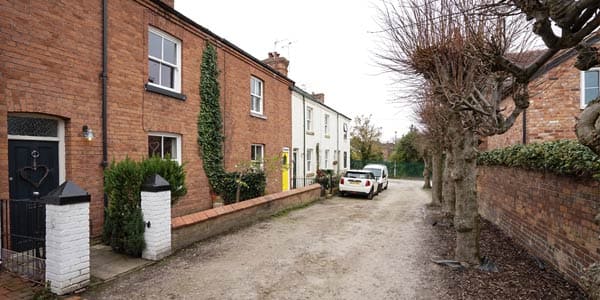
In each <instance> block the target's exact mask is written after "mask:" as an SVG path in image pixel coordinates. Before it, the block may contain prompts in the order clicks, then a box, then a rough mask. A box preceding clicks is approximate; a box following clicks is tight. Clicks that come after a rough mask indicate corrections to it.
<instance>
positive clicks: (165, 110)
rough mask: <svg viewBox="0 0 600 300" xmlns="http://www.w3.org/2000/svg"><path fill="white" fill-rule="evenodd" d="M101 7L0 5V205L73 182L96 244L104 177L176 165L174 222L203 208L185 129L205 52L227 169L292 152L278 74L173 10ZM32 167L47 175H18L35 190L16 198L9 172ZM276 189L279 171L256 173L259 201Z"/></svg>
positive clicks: (158, 4)
mask: <svg viewBox="0 0 600 300" xmlns="http://www.w3.org/2000/svg"><path fill="white" fill-rule="evenodd" d="M105 3H106V4H107V6H106V10H105V11H103V2H102V1H89V0H81V1H60V2H59V1H3V2H2V3H0V178H4V179H3V180H1V181H0V199H14V198H16V197H28V196H30V194H31V192H32V191H34V190H36V191H39V193H40V194H43V193H47V192H48V191H49V190H51V189H53V188H54V187H56V185H58V184H59V183H60V182H63V181H64V180H66V179H68V180H71V181H74V182H76V183H77V184H78V185H80V186H81V187H82V188H84V189H85V190H87V191H88V192H89V193H90V194H91V196H92V197H91V203H90V211H91V213H90V214H91V229H92V235H93V236H97V235H99V234H100V233H101V231H102V223H103V211H104V200H103V193H102V190H103V178H102V172H103V166H106V164H107V163H110V162H111V161H113V160H116V161H118V160H121V159H123V158H125V157H126V156H129V157H131V158H133V159H136V160H139V159H141V158H143V157H147V156H148V155H149V154H157V155H166V154H171V156H172V157H173V159H176V160H177V161H179V162H181V163H185V169H186V173H187V188H188V195H187V196H185V197H184V198H183V199H181V200H180V201H179V202H178V203H177V204H176V206H174V207H173V208H172V211H173V217H176V216H181V215H185V214H189V213H193V212H197V211H200V210H204V209H208V208H211V207H212V200H211V197H210V194H209V185H208V180H207V178H206V176H205V174H204V171H203V168H202V160H201V158H200V156H199V150H198V148H199V147H198V144H197V128H196V118H197V115H198V112H199V109H200V101H201V99H200V96H199V88H198V86H199V82H200V63H201V59H202V51H203V49H204V47H205V43H207V42H211V43H213V44H214V45H216V47H217V50H218V60H219V62H218V63H219V68H220V70H221V73H220V84H221V102H222V109H223V119H224V133H225V143H224V148H225V149H224V150H225V165H226V168H227V169H229V170H232V169H233V166H234V165H235V164H236V163H239V162H241V161H249V160H251V159H260V158H261V157H263V158H264V157H273V156H276V155H280V153H281V151H282V149H284V148H289V147H291V121H290V120H291V104H290V101H291V100H290V99H291V91H290V87H291V86H292V85H293V82H292V81H291V80H290V79H289V78H287V73H286V72H285V69H281V68H279V70H276V69H275V68H272V67H270V66H269V65H267V64H266V63H265V62H262V61H260V60H258V59H257V58H255V57H253V56H251V55H250V54H248V53H246V52H245V51H243V50H241V49H240V48H238V47H237V46H235V45H234V44H232V43H230V42H228V41H226V40H224V39H222V38H220V37H219V36H217V35H216V34H214V33H212V32H211V31H209V30H208V29H206V28H204V27H202V26H200V25H198V24H196V23H195V22H193V21H191V20H190V19H188V18H187V17H185V16H184V15H182V14H181V13H179V12H177V11H175V10H174V9H173V1H172V0H170V1H159V0H110V1H106V2H105ZM103 12H105V16H106V20H105V21H106V27H104V26H103V20H104V18H103V16H104V15H103ZM103 28H104V29H105V30H106V35H104V34H103ZM103 38H106V40H105V41H106V44H104V43H103ZM103 65H104V66H105V68H103ZM103 74H104V75H105V76H103ZM104 80H105V81H104ZM103 82H105V85H103ZM251 100H252V101H251ZM104 101H105V102H104ZM103 104H104V105H105V106H104V107H105V110H104V113H103ZM103 115H104V116H103ZM7 124H8V125H7ZM103 127H105V130H103ZM90 131H91V132H92V133H93V136H94V138H92V139H91V140H88V139H87V138H86V137H90V136H91V135H90ZM34 151H35V152H34ZM35 153H37V154H35ZM34 154H35V155H34ZM36 155H37V157H36V158H33V156H36ZM32 160H33V161H36V163H37V164H44V165H46V166H47V169H48V170H49V172H47V174H46V176H42V175H44V174H41V173H40V174H30V175H27V176H31V177H35V176H37V177H40V178H38V179H41V181H43V184H42V185H41V186H40V187H38V188H37V189H34V188H32V187H30V186H29V187H25V188H22V187H23V186H24V185H27V182H25V181H27V180H25V181H24V179H23V178H18V177H19V172H18V170H19V169H20V168H22V167H23V166H24V165H28V164H31V163H32ZM27 176H26V177H27ZM41 177H44V178H41ZM30 179H32V178H30ZM19 182H20V183H19ZM38 184H39V182H38ZM281 186H282V184H281V173H280V171H271V172H270V173H268V174H267V192H268V193H273V192H277V191H281Z"/></svg>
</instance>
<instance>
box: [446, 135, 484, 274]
mask: <svg viewBox="0 0 600 300" xmlns="http://www.w3.org/2000/svg"><path fill="white" fill-rule="evenodd" d="M476 147H477V139H476V137H475V133H474V132H472V131H469V130H465V131H464V133H463V134H462V135H460V136H457V137H454V138H453V139H452V153H453V158H454V171H453V173H452V175H453V176H452V177H453V180H454V183H455V195H456V211H455V214H454V228H455V230H456V249H455V252H454V256H455V260H457V261H460V262H464V263H467V264H469V265H479V263H480V261H479V212H478V208H477V188H476V184H477V182H476V177H477V164H476V162H477V161H476V158H477V152H476V151H475V149H476Z"/></svg>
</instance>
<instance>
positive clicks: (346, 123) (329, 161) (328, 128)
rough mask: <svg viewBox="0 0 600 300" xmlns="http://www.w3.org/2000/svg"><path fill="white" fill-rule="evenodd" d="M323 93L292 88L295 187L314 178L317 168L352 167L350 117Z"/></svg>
mask: <svg viewBox="0 0 600 300" xmlns="http://www.w3.org/2000/svg"><path fill="white" fill-rule="evenodd" d="M324 102H325V96H324V95H323V94H310V93H307V92H306V91H304V90H302V89H300V88H298V87H296V86H294V87H293V89H292V154H291V166H290V167H291V173H290V180H291V187H292V188H297V187H302V186H304V185H307V184H310V183H312V182H314V180H315V176H316V173H317V170H319V169H322V170H333V172H334V173H335V174H339V173H340V172H343V171H345V170H347V169H349V168H350V121H351V119H350V118H348V117H347V116H345V115H343V114H341V113H339V112H337V111H336V110H334V109H333V108H331V107H329V106H327V105H325V103H324Z"/></svg>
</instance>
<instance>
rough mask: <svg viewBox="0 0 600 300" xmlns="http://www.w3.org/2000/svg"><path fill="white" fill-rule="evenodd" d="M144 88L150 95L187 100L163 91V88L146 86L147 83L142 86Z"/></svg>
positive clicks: (180, 95) (173, 93)
mask: <svg viewBox="0 0 600 300" xmlns="http://www.w3.org/2000/svg"><path fill="white" fill-rule="evenodd" d="M144 88H145V89H146V91H148V92H152V93H156V94H160V95H163V96H167V97H171V98H175V99H177V100H182V101H185V100H186V99H187V97H186V96H185V95H184V94H181V93H176V92H173V91H169V90H167V89H163V88H160V87H157V86H154V85H151V84H148V83H146V84H145V85H144Z"/></svg>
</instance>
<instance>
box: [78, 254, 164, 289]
mask: <svg viewBox="0 0 600 300" xmlns="http://www.w3.org/2000/svg"><path fill="white" fill-rule="evenodd" d="M90 251H91V265H90V273H91V276H92V280H91V281H92V285H95V284H100V283H102V282H106V281H110V280H112V279H115V278H117V277H119V276H121V275H124V274H128V273H130V272H132V271H136V270H139V269H141V268H144V267H146V266H148V265H150V264H152V263H154V262H153V261H150V260H145V259H141V258H137V257H131V256H127V255H124V254H119V253H116V252H114V251H112V249H111V248H110V246H107V245H104V244H96V245H92V246H91V249H90Z"/></svg>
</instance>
